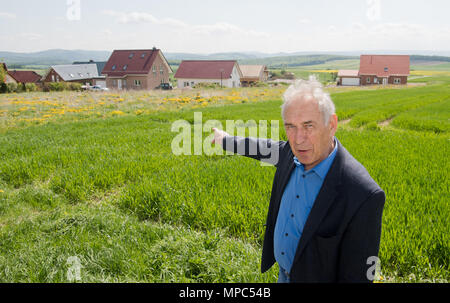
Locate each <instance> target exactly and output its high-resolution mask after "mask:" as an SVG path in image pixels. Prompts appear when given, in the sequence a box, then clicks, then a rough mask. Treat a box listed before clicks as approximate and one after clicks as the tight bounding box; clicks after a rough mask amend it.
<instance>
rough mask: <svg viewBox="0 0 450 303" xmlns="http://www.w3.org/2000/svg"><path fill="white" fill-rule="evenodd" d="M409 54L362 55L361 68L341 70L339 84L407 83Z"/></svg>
mask: <svg viewBox="0 0 450 303" xmlns="http://www.w3.org/2000/svg"><path fill="white" fill-rule="evenodd" d="M409 66H410V60H409V56H408V55H361V56H360V61H359V70H339V71H338V85H373V84H383V85H386V84H407V83H408V76H409Z"/></svg>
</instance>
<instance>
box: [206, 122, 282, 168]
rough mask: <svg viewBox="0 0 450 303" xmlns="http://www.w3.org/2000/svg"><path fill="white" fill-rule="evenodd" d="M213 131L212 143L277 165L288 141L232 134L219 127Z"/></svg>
mask: <svg viewBox="0 0 450 303" xmlns="http://www.w3.org/2000/svg"><path fill="white" fill-rule="evenodd" d="M213 131H214V139H213V141H212V143H215V144H220V145H221V146H222V148H223V149H224V150H226V151H230V152H233V153H237V154H239V155H241V156H245V157H249V158H252V159H256V160H260V161H263V162H266V163H270V164H272V165H275V166H277V164H278V159H279V155H280V150H281V148H282V147H283V145H284V144H285V143H286V142H284V141H274V140H271V139H261V138H251V137H248V138H244V137H238V136H231V135H229V134H228V133H227V132H225V131H223V130H220V129H217V128H213Z"/></svg>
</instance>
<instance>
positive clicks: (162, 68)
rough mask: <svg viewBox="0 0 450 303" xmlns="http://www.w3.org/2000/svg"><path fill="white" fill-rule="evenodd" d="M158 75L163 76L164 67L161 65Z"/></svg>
mask: <svg viewBox="0 0 450 303" xmlns="http://www.w3.org/2000/svg"><path fill="white" fill-rule="evenodd" d="M159 73H160V74H161V76H162V75H164V67H163V66H162V65H161V66H160V67H159Z"/></svg>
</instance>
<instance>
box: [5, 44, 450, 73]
mask: <svg viewBox="0 0 450 303" xmlns="http://www.w3.org/2000/svg"><path fill="white" fill-rule="evenodd" d="M360 54H414V55H411V64H415V63H416V62H417V63H419V64H427V62H450V51H449V52H432V51H417V52H415V51H388V50H386V51H381V50H380V51H352V52H295V53H276V54H269V53H262V52H227V53H214V54H192V53H171V52H164V56H165V57H166V59H167V60H168V61H169V63H170V64H171V65H172V66H173V67H175V68H176V67H177V66H178V65H179V63H180V62H181V61H182V60H225V59H228V60H230V59H232V60H238V62H239V63H241V64H264V65H267V66H268V67H269V68H272V69H282V68H295V67H300V68H303V67H305V68H308V66H311V67H312V66H314V67H320V68H322V67H323V68H324V69H326V68H328V67H334V68H345V67H347V66H348V67H352V68H353V67H354V66H356V65H359V64H358V63H359V55H360ZM110 55H111V51H89V50H63V49H50V50H46V51H40V52H31V53H16V52H4V51H0V62H5V63H6V64H7V65H8V67H10V68H17V69H20V68H30V69H46V68H48V67H49V66H50V65H56V64H72V63H73V62H75V61H89V60H94V61H97V62H98V61H107V60H108V58H109V56H110Z"/></svg>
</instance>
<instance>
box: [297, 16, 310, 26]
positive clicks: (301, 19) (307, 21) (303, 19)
mask: <svg viewBox="0 0 450 303" xmlns="http://www.w3.org/2000/svg"><path fill="white" fill-rule="evenodd" d="M298 23H300V24H303V25H305V24H310V23H311V20H309V19H308V18H300V19H299V20H298Z"/></svg>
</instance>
